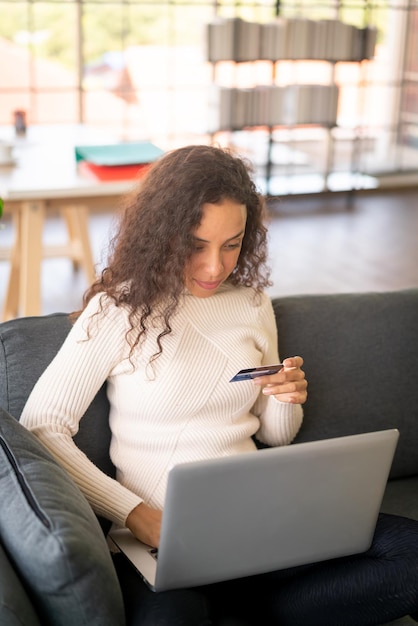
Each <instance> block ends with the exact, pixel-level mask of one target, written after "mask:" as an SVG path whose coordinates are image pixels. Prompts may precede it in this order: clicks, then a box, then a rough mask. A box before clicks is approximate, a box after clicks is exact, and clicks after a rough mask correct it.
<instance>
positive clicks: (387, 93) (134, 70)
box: [0, 0, 418, 173]
mask: <svg viewBox="0 0 418 626" xmlns="http://www.w3.org/2000/svg"><path fill="white" fill-rule="evenodd" d="M279 6H280V14H281V15H283V16H293V15H303V16H306V17H309V18H312V19H329V18H336V17H338V18H339V19H341V20H343V21H346V22H348V23H352V24H355V25H357V26H359V27H361V26H364V25H366V24H374V25H375V26H377V28H378V33H379V36H378V42H377V48H376V52H377V53H376V57H375V59H374V60H373V61H371V62H364V63H361V64H344V63H341V64H336V67H335V68H333V71H335V74H334V75H333V77H332V80H334V79H335V81H336V82H337V84H339V86H340V100H339V113H338V122H339V126H340V128H339V129H335V132H334V148H335V149H334V153H333V165H332V167H334V168H335V169H336V170H338V169H339V168H342V169H344V168H345V169H347V168H351V169H353V168H355V169H359V170H361V171H362V172H365V173H375V172H376V171H384V170H385V169H386V170H387V169H389V170H390V171H398V170H411V169H418V158H417V154H418V145H417V144H418V119H417V114H416V111H417V98H418V87H417V85H418V79H417V72H418V68H417V66H416V59H417V33H418V20H417V13H418V9H417V5H416V2H415V4H414V2H412V0H391V2H389V0H376V1H375V2H369V1H368V2H366V1H365V0H350V1H345V0H340V1H339V2H338V3H334V2H333V1H331V0H328V2H326V3H323V4H322V5H318V3H316V2H314V1H313V0H301V1H300V2H299V1H298V2H296V1H295V0H288V1H287V2H280V3H279V2H277V1H274V0H264V1H262V0H260V1H258V2H257V1H249V0H241V1H240V2H237V1H233V0H223V1H222V0H211V1H210V0H209V1H205V2H204V1H203V0H190V1H185V0H166V1H163V0H0V14H1V16H2V17H1V20H0V52H1V57H2V63H1V66H0V124H10V123H12V121H13V112H14V111H16V110H23V111H24V112H26V116H27V122H28V124H56V123H59V124H66V123H78V122H83V123H88V124H92V125H97V126H101V125H103V126H106V127H109V126H112V128H115V130H116V131H120V133H121V136H123V137H126V138H129V139H139V138H143V137H146V138H149V139H151V140H152V141H155V142H156V143H158V144H160V145H161V146H162V147H164V148H166V147H170V146H173V145H179V144H181V143H185V142H189V141H190V142H192V141H193V142H195V141H210V140H211V139H212V137H211V135H210V134H209V132H208V131H209V124H208V118H209V114H210V107H209V101H210V94H211V88H212V85H213V79H214V68H213V66H212V65H211V64H209V63H208V62H207V60H206V48H205V36H206V34H205V33H206V31H205V26H206V24H207V23H208V22H209V21H211V20H212V19H213V18H214V16H216V15H219V16H222V17H235V16H239V17H242V18H243V19H245V20H248V21H258V22H266V21H269V20H271V19H274V16H275V15H276V13H277V11H278V7H279ZM406 27H407V28H406ZM405 29H406V30H405ZM405 33H407V36H405ZM404 62H405V63H404ZM301 67H302V69H303V66H301ZM388 68H390V71H388ZM302 69H298V70H297V71H298V72H300V71H302ZM283 71H285V69H284V70H283ZM287 71H288V72H289V71H290V73H291V75H294V69H293V68H290V70H289V68H288V70H287ZM305 71H306V72H307V73H308V75H310V73H311V72H312V65H310V66H308V69H306V70H305ZM292 72H293V74H292ZM315 72H319V73H321V72H322V74H320V77H319V78H318V80H319V82H321V81H323V80H329V68H328V69H324V68H322V69H320V68H319V67H318V68H316V69H315ZM324 72H325V74H324ZM327 72H328V74H327ZM283 76H284V74H283V72H282V73H281V74H280V78H278V80H281V79H282V78H281V77H283ZM324 76H325V78H324ZM325 143H326V138H325V137H324V133H322V134H321V133H320V132H319V131H318V142H317V144H316V146H315V145H314V151H315V150H317V149H319V147H318V146H319V145H325ZM348 144H350V149H347V145H348ZM353 146H354V147H353ZM308 152H309V150H308ZM388 155H389V158H388ZM324 158H325V157H324ZM326 158H328V157H326Z"/></svg>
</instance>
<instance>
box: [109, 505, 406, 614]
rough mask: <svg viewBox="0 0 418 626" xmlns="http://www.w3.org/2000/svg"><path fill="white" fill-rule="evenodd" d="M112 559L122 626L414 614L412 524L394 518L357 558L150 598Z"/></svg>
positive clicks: (126, 567)
mask: <svg viewBox="0 0 418 626" xmlns="http://www.w3.org/2000/svg"><path fill="white" fill-rule="evenodd" d="M114 562H115V566H116V569H117V572H118V576H119V580H120V582H121V586H122V591H123V593H124V598H125V605H126V613H127V624H128V626H249V625H251V626H273V625H280V626H282V625H283V626H345V625H347V626H371V625H373V624H375V625H379V624H384V623H385V622H388V621H391V620H394V619H397V618H399V617H402V616H404V615H409V614H411V613H417V612H418V522H417V521H415V520H411V519H407V518H404V517H397V516H394V515H384V514H381V515H380V516H379V520H378V523H377V527H376V532H375V536H374V539H373V544H372V546H371V548H370V549H369V550H368V551H367V552H364V553H362V554H357V555H354V556H350V557H343V558H339V559H332V560H329V561H324V562H322V563H315V564H313V565H308V566H300V567H295V568H290V569H286V570H281V571H277V572H272V573H268V574H262V575H258V576H251V577H248V578H242V579H238V580H233V581H227V582H224V583H216V584H213V585H207V586H202V587H195V588H192V589H181V590H173V591H165V592H160V593H154V592H152V591H150V590H149V589H148V587H147V586H146V585H145V583H144V582H143V581H142V580H141V578H140V577H139V575H138V574H137V573H136V572H135V570H134V569H133V568H132V566H131V565H130V564H129V563H128V562H127V561H126V559H125V558H124V557H123V556H122V555H120V554H118V555H115V557H114Z"/></svg>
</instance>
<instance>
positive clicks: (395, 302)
mask: <svg viewBox="0 0 418 626" xmlns="http://www.w3.org/2000/svg"><path fill="white" fill-rule="evenodd" d="M273 305H274V309H275V314H276V319H277V326H278V335H279V353H280V357H281V358H282V359H283V358H285V357H286V356H292V355H296V354H299V355H301V356H302V357H303V358H304V360H305V365H304V369H305V372H306V377H307V379H308V383H309V387H308V400H307V402H306V404H305V418H304V423H303V426H302V428H301V430H300V432H299V434H298V436H297V438H296V440H295V441H296V442H302V441H310V440H313V439H322V438H329V437H338V436H341V435H351V434H355V433H359V432H367V431H372V430H381V429H385V428H393V427H396V428H398V429H399V431H400V438H399V444H398V447H397V451H396V454H395V459H394V462H393V465H392V471H391V477H392V478H395V477H400V476H409V475H415V474H418V452H417V450H418V385H417V378H418V289H411V290H402V291H394V292H388V293H357V294H332V295H302V296H289V297H284V298H279V299H276V300H274V301H273Z"/></svg>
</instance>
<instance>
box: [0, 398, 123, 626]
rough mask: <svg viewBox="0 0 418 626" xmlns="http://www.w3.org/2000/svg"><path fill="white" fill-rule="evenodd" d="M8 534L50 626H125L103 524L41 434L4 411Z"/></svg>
mask: <svg viewBox="0 0 418 626" xmlns="http://www.w3.org/2000/svg"><path fill="white" fill-rule="evenodd" d="M0 493H1V500H2V501H1V507H0V535H1V537H2V542H3V545H4V547H5V549H6V550H7V553H8V555H9V558H10V560H11V561H12V562H13V565H14V568H15V569H16V571H17V572H18V574H19V576H20V578H21V579H22V580H23V581H24V583H25V586H26V588H27V589H28V591H29V593H30V595H31V598H32V601H33V604H34V606H35V607H36V610H37V613H38V615H39V616H40V621H41V623H42V624H43V625H44V624H45V625H47V624H48V625H51V626H52V625H56V624H77V626H83V625H85V626H93V625H96V626H121V625H122V624H123V623H124V609H123V601H122V596H121V590H120V587H119V583H118V579H117V576H116V572H115V569H114V567H113V563H112V559H111V557H110V554H109V550H108V546H107V543H106V539H105V537H104V535H103V533H102V531H101V528H100V525H99V524H98V521H97V519H96V517H95V515H94V514H93V512H92V509H91V508H90V506H89V504H88V503H87V500H86V499H85V498H84V496H83V494H82V493H81V491H80V490H79V489H78V487H77V486H76V485H75V483H74V482H73V481H72V480H71V479H70V477H69V476H68V474H67V473H66V472H65V471H64V469H63V468H61V466H59V465H58V463H57V462H56V461H55V460H54V459H53V458H52V456H51V455H50V454H49V452H48V451H47V450H46V448H45V447H44V446H43V445H42V444H41V443H40V442H39V441H38V440H37V439H36V437H35V436H34V435H33V434H32V433H31V432H29V431H28V430H26V429H25V428H24V427H23V426H22V425H21V424H19V422H18V421H17V420H16V419H14V418H13V417H11V416H10V415H9V414H8V413H6V412H5V411H4V410H2V409H0Z"/></svg>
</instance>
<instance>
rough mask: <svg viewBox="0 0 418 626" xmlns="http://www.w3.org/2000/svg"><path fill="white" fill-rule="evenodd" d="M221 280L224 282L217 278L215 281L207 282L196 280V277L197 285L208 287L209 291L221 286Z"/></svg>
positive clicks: (203, 287) (202, 287)
mask: <svg viewBox="0 0 418 626" xmlns="http://www.w3.org/2000/svg"><path fill="white" fill-rule="evenodd" d="M221 282H222V281H221V280H217V281H216V282H215V283H207V282H204V281H202V280H196V279H195V283H196V285H198V286H199V287H200V288H201V289H207V290H208V291H211V290H213V289H216V288H217V287H219V285H220V284H221Z"/></svg>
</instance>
